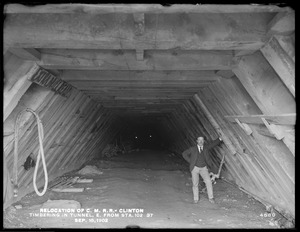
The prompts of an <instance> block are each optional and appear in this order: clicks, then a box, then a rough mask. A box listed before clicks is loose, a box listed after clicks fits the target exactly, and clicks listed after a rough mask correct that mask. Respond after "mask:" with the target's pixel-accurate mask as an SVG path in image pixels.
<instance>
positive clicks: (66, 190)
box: [51, 188, 84, 193]
mask: <svg viewBox="0 0 300 232" xmlns="http://www.w3.org/2000/svg"><path fill="white" fill-rule="evenodd" d="M51 191H54V192H60V193H79V192H83V191H84V188H63V189H60V188H58V189H57V188H54V189H51Z"/></svg>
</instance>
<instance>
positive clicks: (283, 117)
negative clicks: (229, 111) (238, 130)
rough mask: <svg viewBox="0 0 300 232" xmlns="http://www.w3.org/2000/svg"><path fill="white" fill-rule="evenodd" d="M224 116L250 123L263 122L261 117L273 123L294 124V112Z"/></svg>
mask: <svg viewBox="0 0 300 232" xmlns="http://www.w3.org/2000/svg"><path fill="white" fill-rule="evenodd" d="M224 117H225V118H226V119H227V120H228V121H230V122H236V121H235V119H238V120H239V121H240V122H243V123H250V124H264V123H263V121H262V118H264V119H265V120H267V121H268V122H269V123H271V124H275V125H295V124H296V113H292V114H279V115H225V116H224Z"/></svg>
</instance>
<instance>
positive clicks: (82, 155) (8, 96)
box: [3, 36, 296, 216]
mask: <svg viewBox="0 0 300 232" xmlns="http://www.w3.org/2000/svg"><path fill="white" fill-rule="evenodd" d="M289 37H290V36H273V37H272V38H271V39H270V40H269V41H267V42H266V44H265V45H264V46H263V47H262V48H261V49H260V50H258V51H256V52H253V53H248V54H246V55H239V56H236V58H235V65H234V66H233V68H232V70H230V71H227V70H226V72H222V71H220V72H219V73H218V75H220V76H221V77H222V78H220V79H218V80H217V81H215V82H213V83H211V84H209V85H208V86H207V87H203V88H199V91H198V92H197V93H196V94H195V95H194V96H193V97H192V98H191V99H189V100H186V101H185V102H184V103H183V104H181V105H180V106H177V107H176V108H174V111H173V112H172V113H168V114H166V115H165V116H164V117H163V118H162V119H161V121H160V122H159V123H160V130H161V134H163V136H162V137H165V140H166V142H167V145H168V149H169V150H170V151H172V152H174V153H176V154H177V155H179V156H180V155H181V153H182V152H183V151H184V150H185V149H187V148H188V147H189V146H191V145H194V144H195V139H196V137H197V136H199V134H202V135H204V136H205V137H206V139H207V140H208V141H211V140H214V139H216V138H218V137H222V138H223V141H224V143H223V144H221V145H220V146H218V147H216V148H214V149H213V150H212V151H211V155H212V159H213V164H214V167H213V170H214V172H216V171H217V169H218V167H219V164H220V161H221V159H222V156H223V155H225V165H224V167H223V170H222V177H224V178H226V179H228V180H230V181H232V182H234V183H235V184H236V185H237V186H239V187H240V188H242V189H243V190H244V191H246V192H248V193H249V194H250V195H252V196H254V197H255V198H257V199H259V200H260V201H261V202H264V203H265V204H266V205H272V206H274V207H275V208H276V209H277V210H279V211H281V212H284V213H287V214H291V215H292V216H295V128H294V126H295V114H296V103H295V85H294V83H293V81H291V80H293V79H295V73H294V68H295V58H294V44H293V43H291V42H290V41H291V39H289ZM292 37H294V36H292ZM35 65H36V64H35V62H34V61H28V60H23V59H21V58H18V57H17V56H15V55H13V54H12V53H10V52H9V51H6V52H5V56H4V76H5V79H4V117H3V126H4V141H3V151H4V156H3V161H4V162H3V163H4V171H3V174H4V179H3V180H4V182H3V184H4V199H3V202H4V206H8V205H9V204H11V203H12V202H14V201H16V200H18V199H20V198H21V197H22V196H24V195H25V194H27V193H28V192H32V191H33V185H32V175H33V170H34V169H33V168H32V169H30V170H28V171H26V170H24V168H23V167H22V165H23V164H24V162H25V160H26V159H27V157H28V156H29V155H30V154H32V155H33V156H36V155H37V153H38V149H39V143H38V132H37V123H36V119H35V118H34V117H33V115H31V114H30V113H25V114H24V115H23V117H22V119H21V123H20V127H19V128H20V129H19V149H18V150H19V156H18V165H17V166H18V177H19V179H18V183H19V186H18V188H19V191H18V198H13V186H12V183H11V179H12V178H13V159H14V126H15V121H16V118H17V116H18V114H19V113H20V112H21V111H22V110H24V109H26V108H30V109H32V110H34V111H35V112H37V113H38V115H39V116H40V118H41V121H42V123H43V126H44V151H45V158H46V163H47V168H48V174H49V180H52V179H54V178H55V177H57V176H59V175H61V174H63V173H66V172H68V171H71V170H75V169H77V168H79V167H80V166H81V165H83V164H84V163H86V162H87V161H89V160H90V159H92V158H94V157H95V156H97V155H99V154H101V151H102V150H103V149H104V148H105V146H106V145H107V144H108V143H110V142H112V141H114V140H115V138H116V137H117V136H118V134H119V133H121V131H122V120H120V119H119V117H118V115H116V114H114V113H113V112H111V111H110V110H108V109H107V108H104V107H103V106H101V104H99V103H96V102H95V101H93V100H92V99H91V98H89V97H88V96H86V95H85V94H83V93H82V92H80V91H79V90H77V89H76V88H74V87H73V88H72V90H71V92H70V95H69V96H68V97H64V96H61V95H60V94H57V93H55V92H53V91H51V90H49V89H46V88H44V87H41V86H39V85H37V84H34V83H32V82H30V81H29V80H28V77H30V75H31V70H32V68H33V67H35ZM58 76H59V74H58ZM183 162H184V161H183ZM42 173H43V172H42V168H41V166H40V167H39V175H38V177H37V186H38V187H42V186H43V184H44V176H43V174H42Z"/></svg>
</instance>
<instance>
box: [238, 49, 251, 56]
mask: <svg viewBox="0 0 300 232" xmlns="http://www.w3.org/2000/svg"><path fill="white" fill-rule="evenodd" d="M254 52H256V50H236V51H234V56H248V55H251V54H253V53H254Z"/></svg>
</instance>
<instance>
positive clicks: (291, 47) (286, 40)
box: [274, 33, 295, 62]
mask: <svg viewBox="0 0 300 232" xmlns="http://www.w3.org/2000/svg"><path fill="white" fill-rule="evenodd" d="M274 37H275V38H276V39H277V41H278V42H279V44H280V46H281V47H282V48H283V50H284V51H285V52H286V53H287V54H288V55H289V56H290V57H291V58H292V60H293V61H294V62H295V33H293V34H291V35H288V36H285V35H275V36H274Z"/></svg>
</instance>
